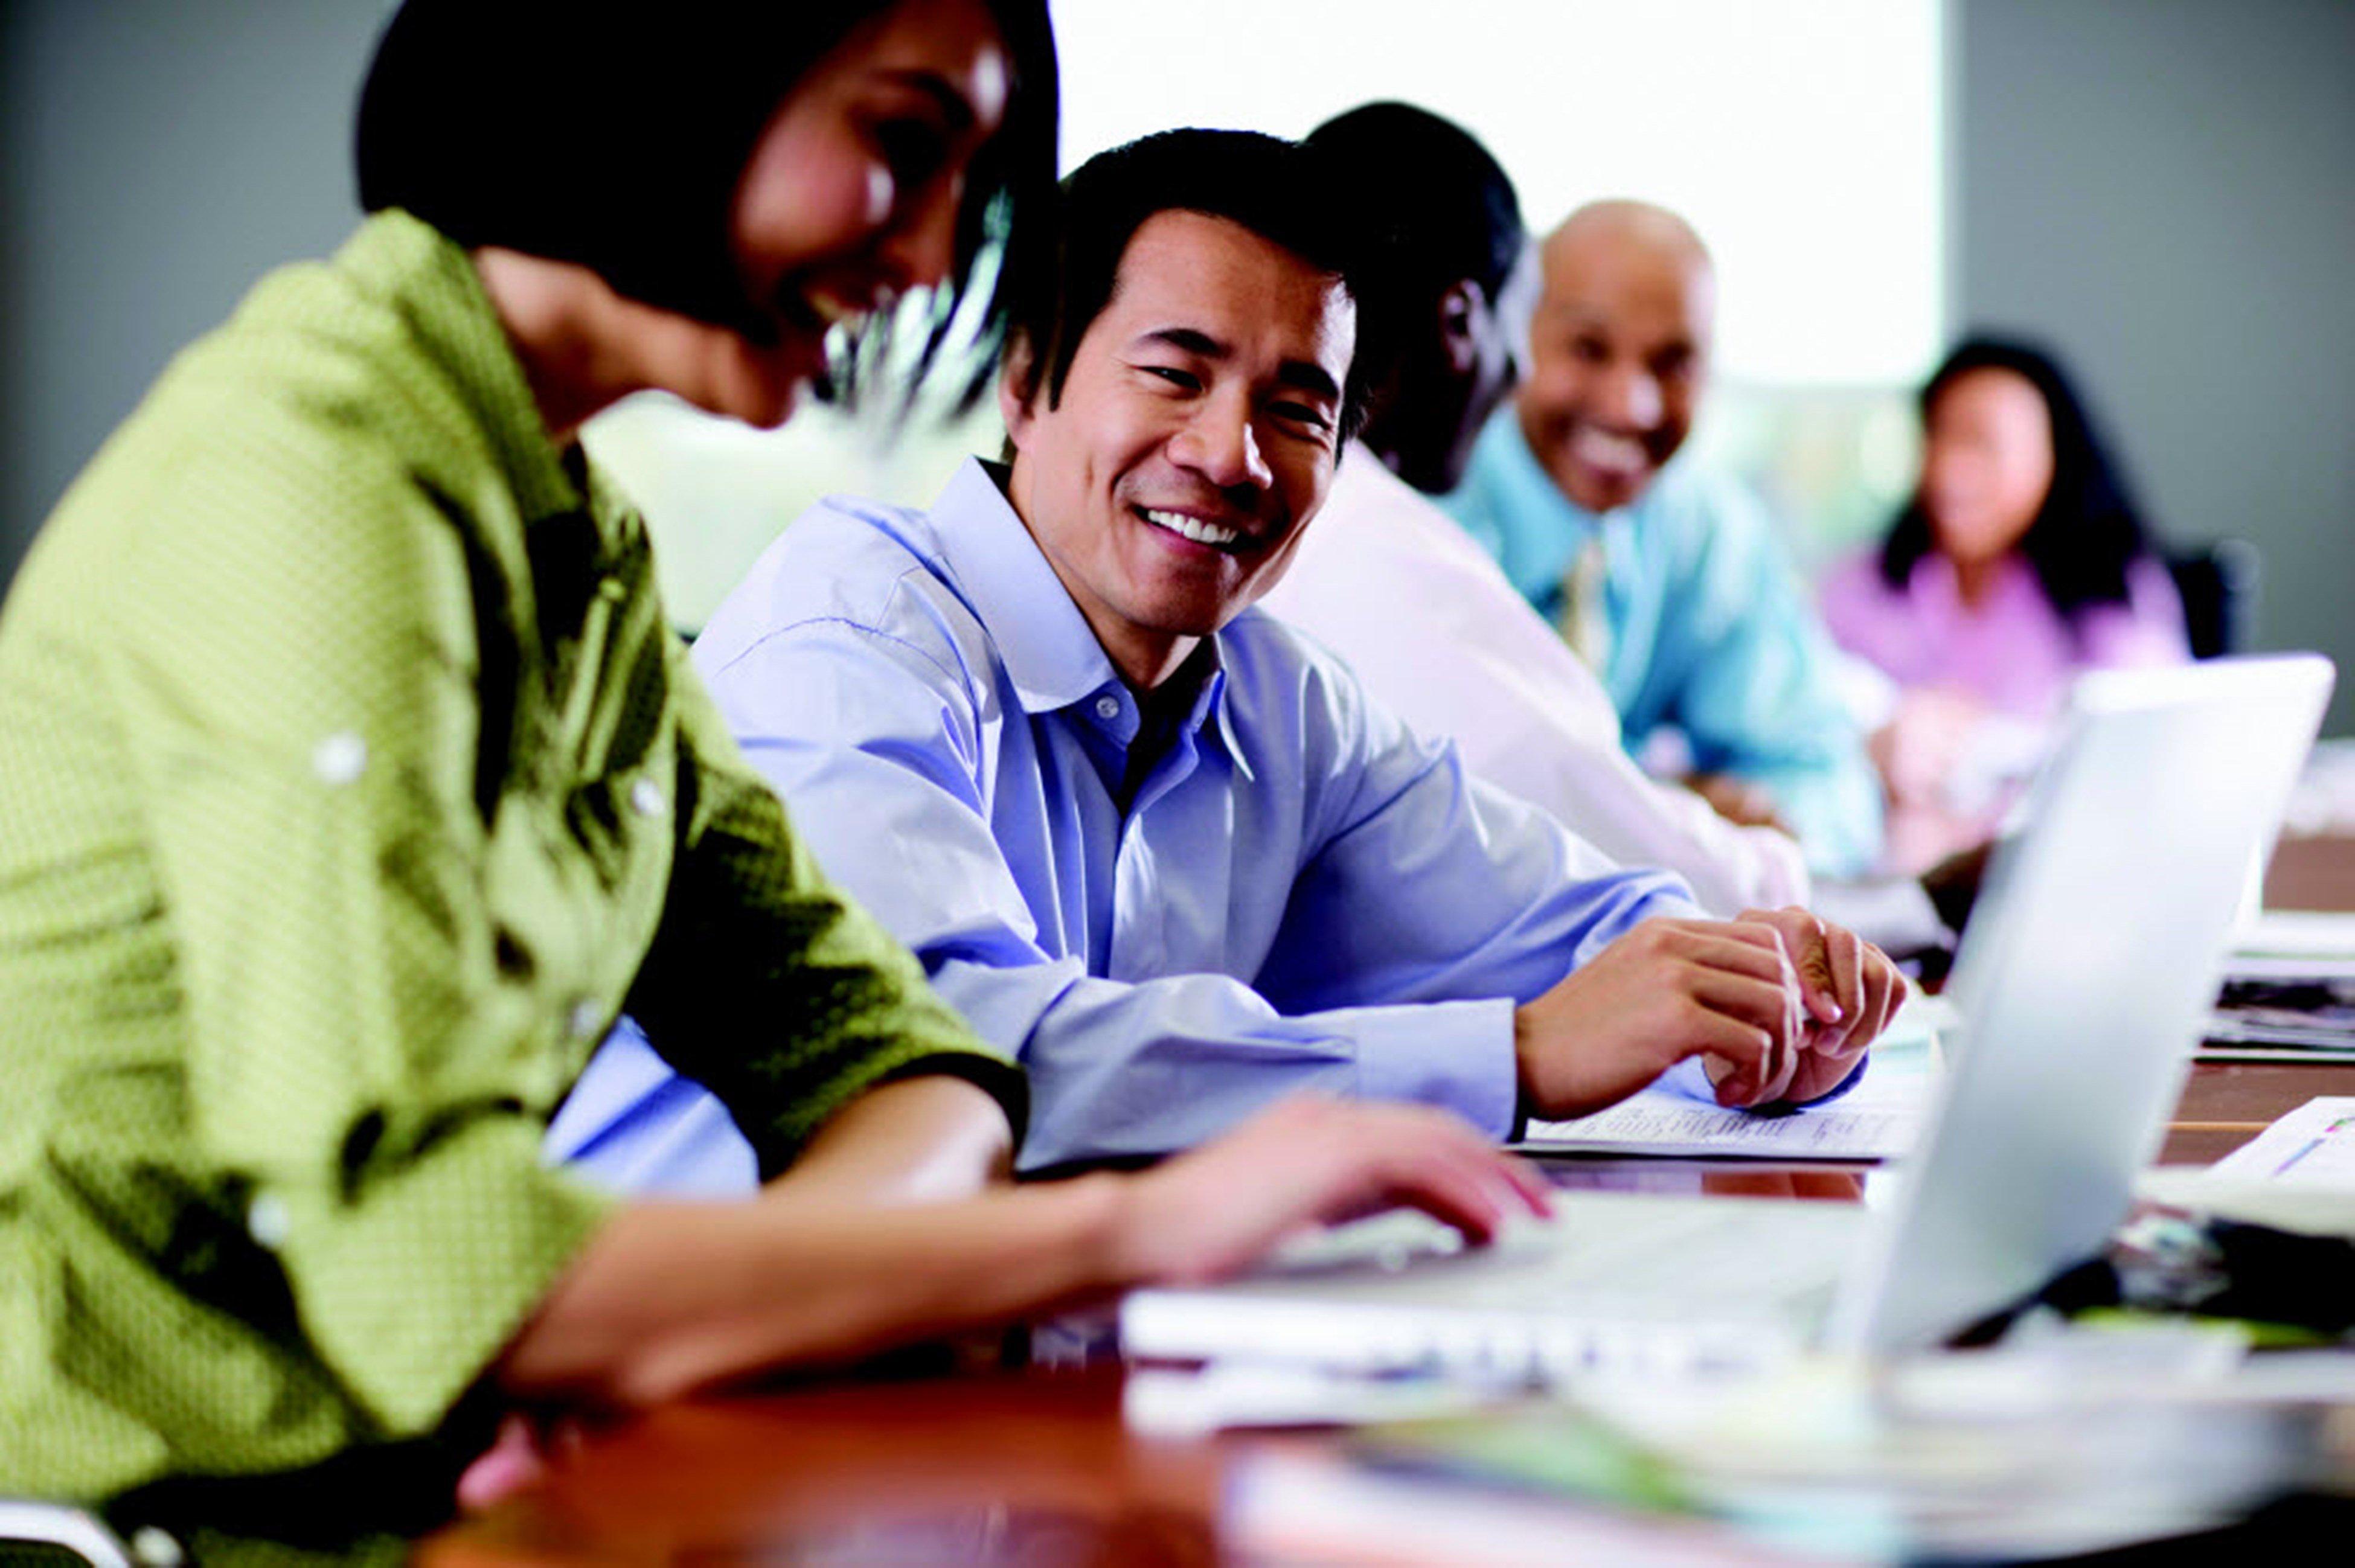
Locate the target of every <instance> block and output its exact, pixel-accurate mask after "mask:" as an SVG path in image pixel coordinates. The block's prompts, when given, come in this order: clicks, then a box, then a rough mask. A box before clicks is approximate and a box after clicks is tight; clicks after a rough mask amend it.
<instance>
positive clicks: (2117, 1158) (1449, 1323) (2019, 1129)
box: [1121, 656, 2331, 1376]
mask: <svg viewBox="0 0 2355 1568" xmlns="http://www.w3.org/2000/svg"><path fill="white" fill-rule="evenodd" d="M2330 684H2331V670H2330V666H2329V664H2328V661H2327V660H2324V659H2321V658H2318V657H2314V656H2292V657H2281V658H2259V659H2232V660H2216V661H2211V662H2209V663H2206V664H2200V665H2194V666H2191V667H2184V668H2179V669H2168V670H2149V671H2133V672H2105V673H2099V674H2094V675H2088V676H2086V677H2083V678H2082V679H2081V680H2080V681H2079V682H2078V684H2077V686H2076V688H2074V690H2073V693H2072V697H2071V701H2070V707H2069V711H2068V714H2067V716H2066V719H2065V721H2064V723H2063V726H2062V739H2061V741H2060V743H2059V744H2058V745H2057V746H2056V747H2055V749H2054V751H2053V752H2052V754H2051V758H2050V759H2049V760H2048V762H2047V763H2046V764H2045V766H2044V767H2043V769H2042V770H2041V772H2040V773H2039V774H2038V776H2037V778H2036V780H2035V782H2034V784H2032V785H2031V787H2030V793H2029V796H2028V801H2027V806H2026V809H2025V811H2024V813H2023V820H2024V821H2025V824H2026V826H2025V827H2023V828H2022V829H2021V830H2020V831H2019V833H2017V834H2016V835H2015V836H2014V837H2012V838H2011V839H2010V840H2009V841H2008V842H2007V843H2005V844H2004V845H2003V846H2002V847H2001V848H1999V849H1998V852H1997V854H1996V856H1995V858H1994V861H1993V863H1992V865H1991V867H1990V869H1989V871H1988V876H1987V884H1986V886H1985V889H1984V891H1982V893H1981V896H1980V899H1979V902H1978V907H1977V912H1975V914H1974V916H1973V918H1972V920H1971V923H1970V929H1969V931H1968V932H1967V933H1966V935H1965V938H1964V941H1963V944H1962V949H1961V951H1960V953H1959V954H1958V955H1957V958H1956V963H1955V971H1954V975H1953V977H1952V982H1951V984H1950V986H1949V987H1948V994H1949V995H1950V996H1951V997H1954V999H1955V1004H1956V1011H1957V1013H1958V1015H1959V1019H1960V1022H1959V1024H1958V1027H1957V1028H1956V1029H1955V1031H1954V1033H1953V1035H1952V1036H1951V1037H1950V1040H1951V1043H1950V1047H1949V1051H1948V1058H1949V1060H1948V1063H1947V1070H1946V1071H1945V1072H1944V1073H1943V1074H1942V1076H1941V1079H1940V1082H1939V1083H1938V1085H1937V1087H1936V1089H1935V1091H1934V1100H1933V1103H1932V1105H1931V1108H1930V1112H1929V1115H1928V1120H1927V1123H1926V1125H1925V1126H1924V1128H1923V1136H1922V1139H1921V1142H1920V1144H1919V1146H1918V1147H1916V1148H1915V1150H1914V1151H1913V1154H1912V1156H1911V1157H1909V1158H1908V1159H1907V1160H1906V1161H1905V1162H1904V1164H1903V1165H1902V1167H1901V1168H1900V1169H1899V1171H1898V1173H1897V1179H1896V1183H1895V1190H1894V1194H1893V1197H1891V1198H1889V1199H1888V1200H1886V1201H1883V1202H1879V1203H1874V1202H1868V1203H1867V1204H1866V1205H1864V1206H1862V1207H1859V1206H1857V1205H1852V1204H1840V1203H1820V1202H1806V1201H1798V1200H1773V1199H1732V1198H1700V1199H1695V1198H1675V1197H1662V1196H1656V1195H1650V1194H1644V1193H1611V1192H1592V1193H1590V1192H1562V1193H1560V1194H1557V1196H1556V1199H1555V1208H1556V1212H1555V1214H1554V1216H1553V1217H1552V1218H1551V1219H1550V1220H1548V1221H1529V1222H1526V1223H1517V1224H1516V1225H1515V1226H1514V1227H1513V1228H1511V1229H1510V1230H1508V1232H1507V1233H1506V1234H1505V1235H1504V1236H1503V1237H1502V1238H1500V1239H1499V1241H1498V1242H1497V1244H1495V1245H1493V1246H1490V1247H1487V1248H1478V1249H1458V1248H1456V1247H1455V1245H1454V1237H1453V1233H1452V1232H1447V1231H1445V1229H1444V1227H1442V1226H1439V1225H1437V1224H1436V1223H1435V1222H1433V1221H1427V1220H1424V1219H1423V1218H1422V1217H1421V1216H1416V1215H1405V1214H1394V1215H1389V1216H1384V1217H1382V1218H1380V1219H1378V1220H1374V1221H1367V1222H1365V1223H1364V1224H1362V1225H1358V1226H1351V1227H1345V1228H1343V1229H1341V1230H1337V1231H1334V1232H1325V1233H1321V1234H1319V1235H1316V1236H1315V1237H1311V1238H1308V1239H1306V1240H1305V1242H1304V1243H1302V1244H1300V1245H1298V1246H1296V1247H1295V1248H1292V1249H1289V1250H1287V1251H1286V1252H1285V1253H1283V1254H1282V1255H1280V1256H1279V1257H1278V1258H1277V1259H1276V1260H1275V1261H1274V1262H1273V1263H1272V1264H1269V1265H1267V1266H1265V1267H1263V1269H1261V1270H1259V1271H1258V1272H1256V1273H1254V1274H1252V1275H1246V1276H1244V1277H1242V1278H1241V1279H1237V1280H1231V1281H1227V1282H1224V1283H1221V1284H1218V1285H1206V1286H1199V1287H1188V1288H1167V1289H1150V1290H1141V1291H1137V1292H1134V1293H1132V1294H1131V1295H1130V1296H1128V1298H1127V1299H1126V1300H1125V1301H1124V1303H1123V1305H1122V1309H1121V1339H1122V1348H1123V1350H1124V1354H1126V1355H1128V1356H1129V1357H1131V1358H1132V1359H1135V1360H1208V1359H1213V1358H1218V1357H1225V1356H1259V1357H1268V1358H1281V1359H1296V1360H1305V1361H1312V1362H1316V1363H1318V1364H1322V1365H1327V1366H1332V1367H1338V1368H1347V1369H1351V1370H1357V1371H1411V1370H1422V1369H1431V1370H1441V1369H1447V1370H1465V1371H1491V1372H1496V1373H1500V1374H1504V1375H1510V1376H1520V1375H1536V1376H1547V1375H1554V1374H1565V1375H1566V1374H1574V1373H1576V1372H1578V1371H1582V1370H1585V1369H1588V1368H1592V1367H1595V1366H1598V1365H1605V1364H1608V1365H1610V1366H1613V1367H1614V1368H1625V1367H1627V1366H1640V1365H1658V1366H1661V1367H1663V1368H1668V1367H1675V1368H1710V1367H1735V1366H1744V1365H1755V1364H1758V1363H1760V1362H1762V1361H1764V1360H1772V1359H1774V1358H1775V1357H1778V1356H1780V1355H1783V1354H1785V1353H1788V1352H1789V1351H1791V1350H1794V1349H1798V1348H1800V1347H1802V1346H1805V1345H1809V1344H1814V1345H1822V1346H1828V1347H1835V1348H1841V1349H1861V1350H1870V1351H1877V1352H1887V1351H1895V1350H1902V1349H1913V1348H1917V1347H1923V1346H1927V1345H1930V1344H1933V1343H1935V1342H1938V1341H1939V1340H1942V1339H1945V1338H1947V1337H1949V1336H1951V1335H1952V1334H1954V1333H1955V1331H1957V1330H1959V1329H1961V1328H1965V1327H1967V1326H1968V1325H1970V1324H1972V1323H1974V1322H1976V1321H1978V1320H1979V1319H1981V1318H1983V1317H1987V1316H1988V1315H1990V1314H1992V1313H1995V1312H1997V1311H1999V1310H2001V1309H2002V1308H2004V1307H2008V1306H2009V1305H2011V1304H2013V1303H2016V1302H2017V1301H2019V1300H2020V1299H2021V1298H2023V1297H2024V1296H2028V1295H2029V1294H2030V1293H2031V1292H2033V1291H2034V1290H2036V1289H2037V1288H2038V1287H2039V1286H2040V1285H2042V1284H2043V1283H2044V1282H2045V1281H2046V1280H2048V1279H2050V1278H2051V1276H2052V1275H2054V1274H2056V1273H2057V1272H2059V1271H2060V1270H2061V1269H2062V1268H2064V1267H2066V1266H2067V1265H2069V1264H2072V1263H2073V1262H2075V1261H2077V1260H2080V1259H2082V1258H2084V1257H2087V1256H2090V1255H2092V1254H2093V1253H2095V1252H2097V1251H2098V1250H2099V1249H2100V1247H2101V1245H2102V1243H2103V1242H2104V1241H2105V1238H2106V1237H2107V1236H2108V1234H2109V1232H2110V1231H2111V1230H2112V1228H2113V1227H2114V1226H2115V1224H2116V1222H2117V1221H2118V1220H2119V1219H2120V1218H2121V1217H2122V1216H2123V1215H2124V1214H2125V1212H2126V1208H2127V1205H2128V1202H2129V1200H2130V1194H2131V1189H2132V1185H2133V1181H2134V1178H2135V1175H2136V1173H2137V1171H2138V1170H2139V1169H2140V1168H2141V1167H2142V1166H2143V1165H2144V1164H2145V1163H2146V1162H2147V1160H2148V1159H2149V1157H2151V1156H2152V1154H2154V1153H2155V1152H2156V1150H2157V1148H2158V1143H2159V1140H2160V1139H2161V1138H2162V1137H2163V1136H2164V1135H2165V1131H2166V1125H2167V1118H2168V1113H2169V1109H2170V1108H2171V1107H2172V1106H2173V1105H2174V1104H2175V1102H2176V1099H2177V1097H2178V1095H2179V1092H2180V1089H2181V1085H2182V1080H2183V1074H2184V1072H2185V1071H2186V1069H2187V1065H2188V1061H2189V1055H2190V1048H2191V1047H2192V1045H2193V1044H2194V1043H2195V1042H2196V1040H2197V1039H2198V1036H2199V1031H2200V1023H2201V1021H2202V1019H2204V1017H2205V1014H2206V1010H2207V1005H2208V1001H2209V998H2210V997H2212V996H2213V995H2214V991H2215V984H2216V974H2217V969H2218V965H2219V960H2220V957H2221V955H2222V952H2223V948H2224V944H2225V941H2226V938H2227V936H2228V934H2229V933H2230V931H2231V929H2232V921H2233V916H2234V913H2235V911H2236V908H2237V906H2238V903H2239V900H2240V897H2241V893H2242V891H2243V887H2244V886H2245V884H2246V881H2247V878H2248V873H2249V868H2250V866H2251V864H2252V863H2253V860H2254V858H2255V857H2256V856H2258V855H2260V854H2261V853H2263V852H2264V848H2265V847H2266V846H2267V845H2268V843H2269V842H2270V840H2271V838H2272V836H2273V834H2274V831H2275V827H2277V825H2278V823H2279V821H2280V817H2281V813H2282V809H2283V806H2284V805H2285V803H2286V800H2287V798H2288V795H2289V791H2290V787H2291V784H2292V783H2293V782H2294V781H2295V779H2296V775H2297V772H2298V767H2299V764H2300V763H2301V762H2302V760H2303V759H2304V757H2305V755H2306V753H2307V748H2308V746H2309V745H2310V744H2311V743H2312V741H2313V739H2314V734H2315V730H2316V728H2317V726H2318V724H2319V722H2320V720H2321V716H2322V710H2323V705H2324V703H2325V701H2326V700H2327V699H2328V695H2329V690H2330Z"/></svg>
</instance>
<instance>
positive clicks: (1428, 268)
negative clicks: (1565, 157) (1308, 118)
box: [1307, 102, 1529, 302]
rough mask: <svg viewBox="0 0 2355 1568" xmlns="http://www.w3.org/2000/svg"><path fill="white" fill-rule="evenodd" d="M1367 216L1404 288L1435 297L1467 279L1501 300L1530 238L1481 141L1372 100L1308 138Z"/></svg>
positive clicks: (1408, 108) (1406, 106)
mask: <svg viewBox="0 0 2355 1568" xmlns="http://www.w3.org/2000/svg"><path fill="white" fill-rule="evenodd" d="M1307 142H1308V145H1310V146H1311V147H1315V148H1316V149H1318V150H1319V151H1320V152H1322V153H1324V154H1325V155H1327V158H1328V159H1329V162H1330V165H1331V166H1332V168H1333V170H1334V172H1335V176H1336V177H1337V179H1338V180H1339V181H1340V182H1341V184H1342V186H1343V187H1344V190H1345V199H1346V200H1347V201H1348V203H1349V204H1350V205H1351V206H1352V207H1353V208H1356V209H1358V210H1359V211H1360V212H1362V213H1364V214H1365V215H1366V218H1367V219H1368V220H1369V222H1370V223H1371V225H1372V227H1373V229H1374V231H1375V234H1376V236H1377V237H1378V239H1379V240H1380V243H1381V245H1382V247H1383V250H1384V252H1385V254H1384V261H1383V264H1384V267H1385V268H1386V269H1389V270H1394V271H1395V272H1396V273H1397V274H1398V276H1397V279H1396V281H1397V282H1400V283H1403V284H1405V285H1407V286H1409V287H1411V288H1413V289H1416V290H1418V291H1425V292H1428V293H1437V292H1438V291H1439V290H1441V289H1444V288H1445V287H1447V286H1448V285H1449V284H1450V283H1455V282H1456V281H1457V280H1459V279H1463V278H1469V279H1471V280H1472V281H1473V282H1474V283H1478V284H1479V285H1480V287H1481V289H1482V290H1483V291H1484V292H1486V293H1487V296H1488V298H1489V300H1490V301H1491V302H1494V301H1495V299H1496V297H1497V291H1499V290H1500V289H1502V288H1503V287H1504V286H1505V280H1506V278H1507V277H1508V276H1509V275H1510V274H1511V272H1512V271H1513V265H1514V263H1515V262H1516V261H1518V260H1519V259H1520V255H1521V251H1522V249H1523V247H1524V246H1525V245H1526V244H1527V242H1528V240H1529V231H1528V229H1525V228H1524V227H1523V225H1522V222H1521V203H1520V198H1519V197H1518V196H1516V195H1515V194H1514V192H1513V182H1512V181H1511V180H1510V179H1509V178H1508V177H1507V176H1506V174H1505V171H1504V168H1503V166H1502V165H1499V164H1498V163H1497V160H1496V159H1495V158H1494V157H1492V156H1490V155H1489V153H1488V149H1487V148H1486V147H1484V146H1482V145H1481V144H1480V142H1479V139H1478V138H1477V137H1476V136H1474V135H1473V134H1472V133H1470V132H1469V131H1466V130H1465V129H1464V127H1462V126H1461V125H1458V124H1456V123H1455V122H1454V121H1452V120H1443V119H1442V118H1440V117H1439V116H1438V115H1436V114H1433V113H1432V112H1430V111H1429V110H1426V109H1418V108H1416V107H1415V106H1414V105H1413V104H1412V103H1395V102H1382V103H1367V104H1361V105H1359V107H1358V108H1355V109H1352V110H1349V111H1348V112H1346V113H1342V114H1337V115H1335V116H1334V117H1333V118H1332V119H1330V120H1327V121H1326V122H1325V123H1323V124H1322V125H1319V126H1318V127H1316V130H1314V131H1311V132H1310V133H1308V137H1307Z"/></svg>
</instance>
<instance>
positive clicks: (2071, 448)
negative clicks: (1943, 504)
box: [1881, 336, 2153, 616]
mask: <svg viewBox="0 0 2355 1568" xmlns="http://www.w3.org/2000/svg"><path fill="white" fill-rule="evenodd" d="M1974 370H2009V372H2011V373H2012V374H2013V375H2015V376H2018V377H2019V378H2021V379H2023V380H2025V381H2027V382H2028V384H2029V385H2030V386H2031V387H2034V388H2035V389H2036V391H2037V395H2038V396H2039V397H2041V399H2043V400H2044V411H2045V413H2046V414H2047V416H2048V417H2049V418H2050V419H2051V424H2052V486H2051V489H2049V490H2047V491H2046V492H2045V493H2044V504H2043V505H2042V506H2041V507H2038V508H2037V510H2036V517H2035V520H2034V521H2032V522H2031V523H2030V524H2029V525H2028V531H2027V533H2025V534H2024V535H2022V536H2021V537H2020V540H2019V545H2018V547H2017V548H2018V549H2019V553H2020V554H2021V555H2022V556H2024V557H2026V558H2027V560H2028V563H2029V565H2030V566H2031V567H2033V568H2035V570H2036V577H2037V581H2039V582H2041V583H2042V584H2043V586H2044V593H2045V596H2046V597H2047V598H2049V599H2051V601H2052V605H2053V608H2054V609H2056V610H2059V611H2060V612H2061V613H2062V614H2063V615H2065V616H2074V615H2075V614H2076V613H2077V612H2079V611H2080V610H2083V609H2085V608H2086V607H2087V606H2089V605H2094V604H2102V603H2125V602H2126V569H2127V568H2128V567H2129V566H2131V565H2133V564H2134V562H2135V561H2136V560H2138V559H2140V558H2141V557H2143V556H2145V555H2147V554H2150V553H2151V552H2152V549H2153V545H2152V542H2151V539H2150V537H2149V535H2148V533H2147V530H2146V529H2145V528H2144V527H2143V523H2142V519H2141V517H2139V516H2138V515H2137V512H2136V510H2135V507H2134V503H2133V502H2132V500H2131V499H2129V498H2128V496H2127V494H2126V484H2125V481H2124V480H2123V479H2122V478H2121V477H2120V475H2119V474H2118V471H2117V469H2116V468H2115V467H2114V466H2113V465H2112V464H2111V463H2110V460H2109V457H2108V456H2107V454H2106V453H2105V451H2104V448H2103V444H2102V442H2101V439H2100V437H2098V436H2097V435H2096V434H2095V433H2094V424H2093V420H2092V417H2091V416H2090V415H2089V414H2087V412H2086V411H2085V405H2084V403H2083V401H2082V400H2080V399H2079V398H2078V396H2077V393H2076V390H2075V389H2074V388H2073V387H2072V386H2071V385H2070V382H2069V378H2068V377H2067V376H2066V375H2065V374H2063V373H2062V369H2061V366H2060V363H2059V361H2057V360H2055V359H2054V358H2053V357H2052V356H2051V355H2050V354H2048V353H2046V352H2045V351H2044V350H2043V349H2041V348H2038V347H2032V346H2031V345H2029V344H2026V343H2022V342H2019V341H2016V340H2013V339H2009V338H2003V337H1993V336H1972V337H1967V338H1966V339H1964V340H1963V342H1962V343H1961V344H1959V345H1957V346H1956V347H1955V350H1954V352H1953V353H1951V354H1949V355H1947V356H1946V358H1945V363H1944V364H1942V365H1940V366H1939V367H1938V368H1937V370H1936V371H1935V372H1934V374H1933V375H1932V376H1931V378H1930V379H1929V382H1928V383H1927V384H1926V385H1925V386H1923V389H1922V395H1921V404H1920V406H1921V411H1922V420H1923V424H1925V425H1926V424H1927V423H1928V422H1929V420H1930V415H1931V412H1932V411H1934V409H1936V407H1937V406H1938V400H1939V398H1941V397H1942V396H1944V395H1945V390H1946V389H1947V388H1948V387H1951V386H1953V385H1954V384H1955V381H1956V380H1958V379H1961V378H1962V377H1965V376H1967V375H1969V374H1970V373H1971V372H1972V371H1974ZM1936 548H1937V540H1936V538H1935V536H1934V534H1933V533H1932V531H1931V527H1930V518H1929V515H1928V514H1927V513H1926V512H1924V511H1923V509H1922V498H1921V496H1919V495H1918V494H1917V495H1916V496H1914V497H1913V500H1912V501H1911V502H1909V503H1907V505H1906V507H1905V510H1904V511H1902V512H1901V513H1899V514H1898V517H1897V521H1896V522H1895V523H1894V524H1892V525H1891V528H1890V530H1889V538H1888V539H1887V540H1886V541H1884V542H1883V543H1882V545H1881V579H1882V581H1886V582H1887V583H1888V584H1889V585H1890V586H1891V588H1902V587H1904V586H1905V583H1906V581H1907V579H1908V578H1910V577H1911V576H1912V575H1913V567H1914V564H1915V563H1916V562H1918V561H1919V560H1921V559H1922V558H1923V556H1926V555H1928V554H1929V553H1930V552H1931V551H1932V550H1934V549H1936Z"/></svg>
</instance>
